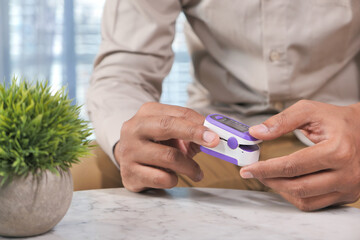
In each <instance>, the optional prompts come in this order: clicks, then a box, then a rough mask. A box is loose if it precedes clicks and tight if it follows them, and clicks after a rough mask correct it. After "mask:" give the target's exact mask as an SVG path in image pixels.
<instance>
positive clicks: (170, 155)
mask: <svg viewBox="0 0 360 240" xmlns="http://www.w3.org/2000/svg"><path fill="white" fill-rule="evenodd" d="M176 157H177V150H176V149H175V148H167V149H166V150H165V153H164V154H163V158H164V161H165V162H167V163H174V162H176V160H177V158H176Z"/></svg>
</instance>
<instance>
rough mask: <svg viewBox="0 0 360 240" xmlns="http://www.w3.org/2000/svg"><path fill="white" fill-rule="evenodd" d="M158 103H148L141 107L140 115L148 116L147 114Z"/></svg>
mask: <svg viewBox="0 0 360 240" xmlns="http://www.w3.org/2000/svg"><path fill="white" fill-rule="evenodd" d="M155 104H156V103H155V102H146V103H144V104H143V105H141V107H140V108H139V110H138V114H139V115H144V114H147V112H148V111H149V109H153V107H154V105H155Z"/></svg>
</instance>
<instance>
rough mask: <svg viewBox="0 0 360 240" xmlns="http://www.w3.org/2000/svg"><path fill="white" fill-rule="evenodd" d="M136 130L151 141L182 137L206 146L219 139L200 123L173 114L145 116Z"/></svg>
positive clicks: (212, 144) (215, 144)
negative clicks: (144, 119)
mask: <svg viewBox="0 0 360 240" xmlns="http://www.w3.org/2000/svg"><path fill="white" fill-rule="evenodd" d="M137 132H138V133H140V134H141V136H143V137H145V138H146V139H151V140H153V141H164V140H169V139H182V140H185V141H190V142H194V143H197V144H199V145H204V146H207V147H215V146H217V144H218V143H219V141H220V139H219V136H218V135H217V134H216V133H214V132H212V131H210V130H209V129H208V128H207V127H205V126H203V125H202V124H195V123H193V122H190V121H188V120H186V119H183V118H179V117H173V116H150V117H147V118H146V121H143V122H142V123H141V124H140V125H139V126H138V128H137Z"/></svg>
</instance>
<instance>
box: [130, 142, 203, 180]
mask: <svg viewBox="0 0 360 240" xmlns="http://www.w3.org/2000/svg"><path fill="white" fill-rule="evenodd" d="M144 156H146V157H144ZM134 158H135V159H138V160H137V162H138V163H141V164H145V165H151V166H156V167H161V168H165V169H170V170H172V171H174V172H176V173H179V174H184V175H186V176H188V177H189V178H191V179H192V180H193V181H195V182H198V181H200V180H201V179H202V178H203V176H204V174H203V172H202V171H201V169H200V166H199V165H198V164H197V163H196V162H195V161H194V160H193V159H191V158H189V157H187V156H186V155H184V153H182V152H181V151H180V150H178V149H176V148H173V147H169V146H165V145H162V144H156V143H152V142H147V143H144V144H143V147H142V150H141V151H138V153H137V154H135V155H134Z"/></svg>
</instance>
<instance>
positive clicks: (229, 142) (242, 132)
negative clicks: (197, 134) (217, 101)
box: [200, 114, 261, 166]
mask: <svg viewBox="0 0 360 240" xmlns="http://www.w3.org/2000/svg"><path fill="white" fill-rule="evenodd" d="M204 126H206V127H207V128H209V129H210V130H212V131H213V132H215V133H217V134H218V135H219V137H220V143H219V145H217V146H216V147H214V148H207V147H204V146H200V149H201V151H203V152H205V153H207V154H210V155H212V156H214V157H217V158H220V159H223V160H225V161H228V162H231V163H233V164H235V165H238V166H246V165H249V164H252V163H255V162H257V161H259V155H260V148H259V145H258V143H260V142H261V140H259V139H256V138H254V137H252V136H251V135H250V134H249V126H247V125H245V124H243V123H241V122H238V121H236V120H234V119H231V118H229V117H226V116H224V115H221V114H210V115H208V116H207V117H206V119H205V122H204Z"/></svg>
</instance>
